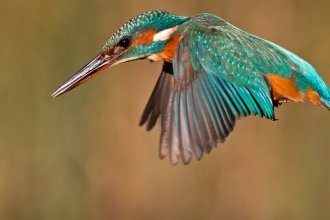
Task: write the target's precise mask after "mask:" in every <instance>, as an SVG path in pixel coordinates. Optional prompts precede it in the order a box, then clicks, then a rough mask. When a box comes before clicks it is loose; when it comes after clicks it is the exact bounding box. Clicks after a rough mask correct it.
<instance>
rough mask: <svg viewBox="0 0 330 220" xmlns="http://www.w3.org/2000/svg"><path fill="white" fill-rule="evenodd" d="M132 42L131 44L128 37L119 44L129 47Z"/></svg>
mask: <svg viewBox="0 0 330 220" xmlns="http://www.w3.org/2000/svg"><path fill="white" fill-rule="evenodd" d="M130 44H131V39H129V38H128V37H124V38H122V39H121V40H120V41H119V43H118V45H119V46H120V47H123V48H127V47H128V46H129V45H130Z"/></svg>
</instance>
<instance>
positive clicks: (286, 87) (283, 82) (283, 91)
mask: <svg viewBox="0 0 330 220" xmlns="http://www.w3.org/2000/svg"><path fill="white" fill-rule="evenodd" d="M269 80H270V82H271V85H272V89H273V97H274V100H278V101H285V100H292V101H295V102H303V101H304V97H303V95H302V93H301V92H300V91H299V90H298V89H297V87H296V84H295V82H294V79H292V78H283V77H281V76H278V75H275V74H270V75H269Z"/></svg>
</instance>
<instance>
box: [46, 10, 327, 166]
mask: <svg viewBox="0 0 330 220" xmlns="http://www.w3.org/2000/svg"><path fill="white" fill-rule="evenodd" d="M142 59H146V60H150V61H163V66H162V70H161V73H160V76H159V78H158V80H157V83H156V86H155V87H154V90H153V92H152V94H151V96H150V98H149V100H148V102H147V104H146V107H145V109H144V111H143V113H142V117H141V120H140V123H139V125H140V126H142V125H146V130H147V131H149V130H151V129H152V128H153V127H154V126H155V124H156V123H157V121H158V125H159V130H160V143H159V156H160V158H161V159H163V158H164V157H165V156H166V155H169V158H170V163H171V164H173V165H175V164H177V163H178V161H179V160H180V158H181V160H182V162H183V164H188V163H189V162H190V161H191V158H192V157H193V156H194V157H195V158H196V160H200V159H201V158H202V156H203V154H204V153H206V154H208V153H210V152H211V150H212V149H213V148H214V147H217V146H218V144H220V143H224V142H225V140H226V138H227V137H228V135H229V133H231V132H232V131H233V129H234V126H235V124H236V121H237V120H238V119H242V118H244V117H247V116H249V115H255V116H260V117H264V118H267V119H270V120H273V121H275V120H277V119H276V118H275V113H274V108H275V107H278V106H279V105H281V104H283V103H287V102H304V101H310V102H311V103H313V104H315V105H318V106H321V107H323V108H325V109H327V110H330V90H329V88H328V87H327V85H326V84H325V82H324V81H323V80H322V78H321V76H320V75H319V74H318V73H317V71H316V70H315V69H314V68H313V67H312V66H311V65H310V64H309V63H308V62H306V61H305V60H303V59H302V58H300V57H298V56H297V55H295V54H294V53H292V52H290V51H288V50H286V49H284V48H282V47H280V46H278V45H276V44H274V43H272V42H270V41H267V40H265V39H262V38H260V37H257V36H255V35H252V34H250V33H247V32H245V31H243V30H241V29H239V28H237V27H235V26H233V25H232V24H230V23H229V22H227V21H225V20H224V19H222V18H219V17H217V16H215V15H212V14H208V13H202V14H197V15H195V16H191V17H188V16H180V15H175V14H171V13H168V12H166V11H161V10H154V11H148V12H145V13H142V14H140V15H137V16H135V17H133V18H132V19H130V20H129V21H127V22H126V23H125V24H124V25H122V26H121V27H120V28H119V29H118V30H117V31H116V32H115V33H114V34H113V35H112V36H111V37H110V39H109V40H108V41H107V42H106V44H105V45H104V47H103V48H102V50H101V52H100V53H99V54H98V55H97V56H96V57H95V58H94V59H92V60H91V61H90V62H89V63H87V64H86V65H85V66H84V67H82V68H81V69H80V70H79V71H78V72H77V73H75V74H74V75H73V76H72V77H70V78H69V79H68V80H67V81H65V82H64V83H63V84H62V85H61V86H60V87H59V88H58V89H57V90H56V91H55V92H54V93H53V94H52V96H53V97H57V96H59V95H61V94H63V93H65V92H68V91H69V90H71V89H73V88H75V87H77V86H78V85H80V84H82V83H84V82H86V81H87V80H89V79H91V78H92V77H94V76H96V75H97V74H98V73H100V72H101V71H103V70H105V69H106V68H108V67H111V66H115V65H117V64H120V63H124V62H128V61H134V60H142Z"/></svg>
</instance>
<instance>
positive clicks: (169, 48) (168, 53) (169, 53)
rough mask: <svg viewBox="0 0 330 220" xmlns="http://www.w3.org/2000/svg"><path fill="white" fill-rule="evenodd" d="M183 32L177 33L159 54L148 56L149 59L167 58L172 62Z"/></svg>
mask: <svg viewBox="0 0 330 220" xmlns="http://www.w3.org/2000/svg"><path fill="white" fill-rule="evenodd" d="M181 35H182V33H178V34H176V35H175V36H174V37H172V39H171V40H169V41H168V42H167V44H166V46H165V48H164V50H163V51H162V52H160V53H158V54H153V55H151V56H149V57H148V59H150V60H153V61H159V60H165V61H167V62H170V63H172V62H173V57H174V53H175V50H176V48H177V46H178V43H179V41H180V38H181Z"/></svg>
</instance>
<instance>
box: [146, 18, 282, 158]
mask: <svg viewBox="0 0 330 220" xmlns="http://www.w3.org/2000/svg"><path fill="white" fill-rule="evenodd" d="M247 36H248V35H247ZM238 37H242V36H238V35H237V34H233V33H232V32H228V31H223V28H219V27H218V26H210V25H203V24H200V23H195V24H194V25H190V26H188V27H187V28H186V29H185V31H184V33H183V35H182V38H181V40H180V42H179V44H178V47H177V50H176V53H175V56H174V60H173V75H171V74H168V73H166V71H164V68H163V71H162V73H161V76H160V78H159V80H158V82H157V85H156V87H155V89H154V91H153V94H152V96H151V98H150V100H149V102H148V104H147V107H146V109H145V111H144V113H143V116H142V119H141V123H140V125H142V124H143V123H145V122H146V121H148V122H147V129H151V128H152V126H153V125H154V124H155V122H156V120H157V118H158V116H159V115H160V130H161V140H160V157H161V158H163V157H165V156H166V154H168V153H169V154H170V159H171V163H172V164H176V163H177V162H178V159H179V156H180V154H181V156H182V160H183V162H184V163H185V164H187V163H189V161H190V159H191V155H192V154H194V155H195V157H196V159H197V160H200V159H201V158H202V156H203V153H204V152H206V153H209V152H210V151H211V149H212V147H216V146H217V144H218V143H220V142H224V141H225V139H226V137H227V136H228V135H229V133H230V132H231V131H232V130H233V128H234V125H235V122H236V120H237V119H239V118H241V117H246V116H248V115H250V114H253V115H259V116H260V117H263V116H264V117H266V118H270V119H274V108H273V103H272V99H271V93H270V86H269V84H268V82H267V78H266V77H265V76H264V75H263V74H262V73H260V69H258V68H259V67H258V66H256V62H254V61H252V60H251V57H250V56H249V54H248V52H247V49H246V48H248V47H252V46H253V45H252V44H251V43H249V41H248V40H249V39H244V40H245V41H246V42H245V45H242V43H240V41H241V40H242V39H238ZM279 62H280V61H279ZM164 67H165V65H164Z"/></svg>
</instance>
